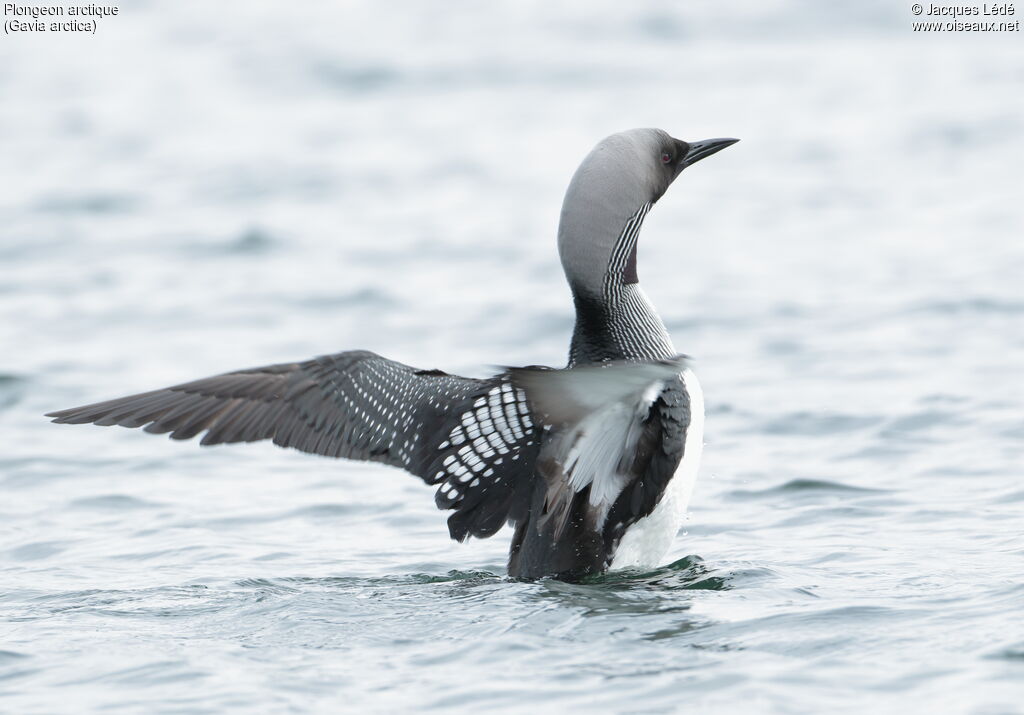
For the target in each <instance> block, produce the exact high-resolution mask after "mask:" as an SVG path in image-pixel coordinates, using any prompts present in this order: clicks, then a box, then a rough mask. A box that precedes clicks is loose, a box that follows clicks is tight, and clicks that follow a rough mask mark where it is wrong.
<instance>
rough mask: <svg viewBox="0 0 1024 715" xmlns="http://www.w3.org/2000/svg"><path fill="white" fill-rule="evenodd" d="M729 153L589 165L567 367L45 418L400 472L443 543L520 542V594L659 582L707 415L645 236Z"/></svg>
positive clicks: (513, 570) (625, 148) (416, 376)
mask: <svg viewBox="0 0 1024 715" xmlns="http://www.w3.org/2000/svg"><path fill="white" fill-rule="evenodd" d="M736 141H738V140H737V139H709V140H706V141H700V142H685V141H681V140H679V139H674V138H672V137H671V136H669V135H668V134H667V133H666V132H664V131H661V130H659V129H633V130H629V131H625V132H621V133H619V134H613V135H612V136H610V137H607V138H606V139H604V140H603V141H601V142H600V143H599V144H598V145H597V146H596V147H595V148H594V149H593V151H591V152H590V154H589V155H587V157H586V158H585V159H584V160H583V163H582V164H581V165H580V167H579V168H578V169H577V170H576V173H575V175H574V176H573V178H572V181H571V182H570V184H569V188H568V190H567V191H566V195H565V200H564V203H563V204H562V213H561V218H560V221H559V227H558V250H559V254H560V256H561V260H562V267H563V268H564V270H565V275H566V278H567V279H568V282H569V286H570V288H571V289H572V294H573V300H574V302H575V307H576V327H575V330H574V332H573V336H572V343H571V346H570V351H569V363H568V365H567V367H566V368H564V369H561V370H553V369H549V368H537V367H529V368H510V369H508V370H506V371H504V372H502V373H500V374H498V375H495V376H494V377H491V378H488V379H473V378H465V377H459V376H456V375H449V374H447V373H444V372H441V371H439V370H419V369H416V368H413V367H409V366H408V365H403V364H401V363H398V362H395V361H393V360H388V359H387V358H384V357H381V356H380V355H376V354H374V353H371V352H367V351H348V352H342V353H337V354H335V355H326V356H323V357H318V358H314V359H312V360H307V361H305V362H297V363H286V364H281V365H270V366H267V367H260V368H253V369H249V370H239V371H237V372H230V373H226V374H223V375H217V376H215V377H208V378H205V379H202V380H196V381H194V382H188V383H184V384H181V385H176V386H174V387H168V388H164V389H161V390H154V391H152V392H145V393H141V394H138V395H132V396H129V397H122V398H119V399H115V400H109V401H106V402H99V403H96V404H92V405H86V406H84V407H76V408H72V409H68V410H61V411H59V412H51V413H49V415H47V416H49V417H53V418H54V421H55V422H69V423H85V422H92V423H95V424H98V425H114V424H116V425H122V426H124V427H143V426H145V429H146V431H147V432H153V433H158V434H160V433H165V432H170V436H171V437H172V438H173V439H189V438H191V437H195V436H196V435H197V434H199V433H200V432H204V431H205V432H206V434H205V435H204V436H203V439H202V441H201V444H203V445H211V444H221V443H229V442H253V441H257V440H264V439H270V440H273V442H274V443H275V444H277V445H280V446H282V447H294V448H296V449H299V450H301V451H304V452H311V453H314V454H321V455H326V456H329V457H346V458H349V459H360V460H370V461H376V462H383V463H385V464H390V465H392V466H396V467H400V468H402V469H405V470H407V471H409V472H411V473H412V474H415V475H416V476H418V477H420V478H421V479H423V480H424V481H425V482H426V483H427V484H431V485H440V486H439V488H438V490H437V492H436V496H435V501H436V502H437V506H438V507H439V508H441V509H450V510H452V511H453V512H454V513H453V514H452V515H451V516H450V517H449V518H448V529H449V532H450V534H451V537H452V538H454V539H457V540H459V541H463V540H465V539H466V538H467V537H469V536H475V537H478V538H484V537H488V536H491V535H493V534H494V533H496V532H497V531H498V530H499V529H500V528H501V527H502V525H504V524H505V523H508V524H510V525H512V526H514V528H515V533H514V535H513V538H512V546H511V550H510V554H509V563H508V570H509V575H510V576H512V577H516V578H527V579H531V578H539V577H543V576H553V577H556V578H562V579H569V580H575V579H579V578H581V577H583V576H586V575H589V574H593V573H599V572H602V571H605V570H606V569H608V568H620V567H630V566H656V565H658V563H659V562H660V561H661V559H662V558H663V557H664V556H665V554H666V553H667V552H668V549H669V547H670V546H671V543H672V540H673V538H674V537H675V534H676V532H677V531H678V529H679V526H680V524H681V522H682V518H683V516H684V514H685V511H686V506H687V503H688V501H689V498H690V493H691V491H692V489H693V483H694V480H695V479H696V476H697V465H698V463H699V461H700V455H701V449H702V440H703V422H704V402H703V397H702V395H701V390H700V386H699V384H698V382H697V379H696V377H695V376H694V375H693V373H692V372H691V371H690V370H689V369H688V368H687V367H686V365H685V361H684V360H683V359H682V357H681V356H677V355H676V353H675V348H673V346H672V342H671V340H670V339H669V336H668V333H667V332H666V330H665V325H664V323H662V321H661V318H659V317H658V314H657V313H656V312H655V310H654V307H653V306H652V305H651V303H650V302H649V301H648V300H647V297H646V296H645V295H644V293H643V291H642V290H641V289H640V286H639V284H638V280H637V272H636V252H637V235H638V234H639V231H640V226H641V224H642V223H643V220H644V217H645V216H646V215H647V212H648V211H649V210H650V208H651V206H652V205H653V204H654V203H655V202H656V201H658V199H659V198H661V196H662V194H664V193H665V191H666V189H668V187H669V185H670V184H671V183H672V182H673V181H674V180H675V179H676V177H678V176H679V174H680V172H681V171H682V170H683V169H684V168H685V167H687V166H689V165H691V164H693V163H695V162H697V161H700V160H701V159H703V158H705V157H707V156H710V155H711V154H714V153H715V152H718V151H720V150H721V149H724V148H725V147H727V146H729V145H731V144H734V143H735V142H736Z"/></svg>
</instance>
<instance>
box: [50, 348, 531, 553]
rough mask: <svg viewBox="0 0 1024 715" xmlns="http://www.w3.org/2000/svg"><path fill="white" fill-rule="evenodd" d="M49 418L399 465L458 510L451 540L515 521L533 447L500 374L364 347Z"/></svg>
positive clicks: (517, 402)
mask: <svg viewBox="0 0 1024 715" xmlns="http://www.w3.org/2000/svg"><path fill="white" fill-rule="evenodd" d="M47 416H48V417H53V418H54V422H62V423H71V424H81V423H87V422H91V423H94V424H98V425H121V426H123V427H144V428H145V430H146V431H147V432H153V433H157V434H161V433H167V432H169V433H170V436H171V438H172V439H190V438H192V437H195V436H196V435H198V434H199V433H201V432H205V433H206V434H205V435H204V436H203V438H202V441H201V444H203V445H212V444H222V443H231V442H255V441H258V440H265V439H269V440H272V441H273V442H274V444H277V445H280V446H282V447H294V448H295V449H299V450H301V451H303V452H310V453H313V454H321V455H324V456H328V457H345V458H348V459H359V460H369V461H375V462H383V463H385V464H389V465H392V466H395V467H400V468H402V469H405V470H407V471H409V472H411V473H412V474H415V475H416V476H418V477H420V478H421V479H423V480H424V481H425V482H426V483H428V484H440V485H441V486H440V488H439V489H438V492H437V494H436V502H437V505H438V507H440V508H442V509H453V510H455V513H454V514H452V516H451V517H450V518H449V519H448V526H449V531H450V533H451V535H452V538H455V539H458V540H460V541H461V540H463V539H465V538H466V537H467V536H477V537H485V536H490V535H491V534H493V533H494V532H496V531H497V530H498V529H499V528H500V527H501V526H502V524H504V523H505V521H506V520H508V519H509V518H514V517H515V513H516V511H517V510H516V504H517V503H518V502H517V501H516V498H517V495H522V494H525V493H526V492H528V484H529V482H530V481H531V480H532V478H533V473H532V472H533V469H532V467H533V462H534V457H535V456H536V452H537V449H538V447H539V443H540V439H539V431H538V429H537V428H536V427H535V426H534V421H533V419H532V418H531V415H530V411H529V408H528V406H527V402H526V398H525V395H524V394H523V393H522V391H521V390H519V389H517V388H515V387H514V386H513V385H512V383H511V382H510V380H509V377H508V375H507V374H502V375H498V376H495V377H493V378H489V379H482V380H481V379H472V378H465V377H459V376H456V375H449V374H447V373H444V372H441V371H439V370H419V369H417V368H414V367H410V366H408V365H403V364H401V363H398V362H395V361H393V360H388V359H387V358H384V357H381V356H380V355H377V354H375V353H372V352H368V351H349V352H343V353H337V354H335V355H326V356H323V357H318V358H314V359H312V360H307V361H305V362H299V363H285V364H281V365H269V366H266V367H260V368H254V369H250V370H238V371H236V372H229V373H225V374H223V375H217V376H215V377H208V378H205V379H202V380H196V381H194V382H188V383H184V384H181V385H175V386H173V387H168V388H164V389H162V390H154V391H152V392H144V393H141V394H138V395H131V396H128V397H122V398H119V399H116V400H108V401H106V402H98V403H96V404H92V405H86V406H83V407H75V408H72V409H68V410H60V411H58V412H51V413H49V414H48V415H47ZM519 498H520V499H525V497H522V496H520V497H519ZM510 512H512V513H511V514H510Z"/></svg>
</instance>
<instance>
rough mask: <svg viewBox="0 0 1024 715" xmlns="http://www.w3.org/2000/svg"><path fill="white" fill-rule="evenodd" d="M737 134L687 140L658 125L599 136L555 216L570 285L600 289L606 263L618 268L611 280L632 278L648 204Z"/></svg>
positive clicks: (597, 291)
mask: <svg viewBox="0 0 1024 715" xmlns="http://www.w3.org/2000/svg"><path fill="white" fill-rule="evenodd" d="M738 141H739V139H705V140H704V141H699V142H685V141H683V140H681V139H675V138H673V137H671V136H669V134H668V133H667V132H664V131H662V130H661V129H630V130H629V131H625V132H619V133H618V134H612V135H611V136H610V137H607V138H605V139H603V140H601V141H600V142H599V143H598V145H597V146H596V147H594V149H593V151H591V152H590V153H589V154H588V155H587V158H585V159H584V160H583V163H582V164H580V167H579V168H578V169H577V170H576V173H575V174H574V175H573V177H572V181H570V182H569V188H568V190H567V191H566V192H565V200H564V201H563V203H562V216H561V219H560V221H559V224H558V252H559V255H560V256H561V258H562V268H563V269H564V270H565V275H566V278H568V280H569V285H570V286H571V287H572V289H573V292H574V293H577V294H578V293H580V292H584V293H586V294H590V295H593V296H598V295H600V294H601V291H602V289H603V286H604V285H605V282H606V277H607V276H608V273H609V271H616V272H618V273H620V274H621V275H620V276H615V277H613V279H614V280H621V281H622V282H623V283H635V282H636V268H635V267H636V240H635V239H636V231H638V230H639V228H640V225H639V224H640V222H641V221H642V220H643V215H644V213H645V212H646V209H647V208H648V207H649V205H650V204H653V203H654V202H656V201H657V200H658V199H660V198H661V196H662V194H664V193H665V191H666V190H667V189H668V187H669V186H670V185H671V184H672V182H673V181H675V180H676V177H677V176H679V174H680V173H681V172H682V171H683V169H685V168H686V167H688V166H690V165H691V164H695V163H697V162H698V161H700V160H701V159H703V158H705V157H708V156H711V155H712V154H714V153H716V152H718V151H721V150H722V149H724V148H726V147H727V146H730V145H732V144H735V143H736V142H738ZM627 225H628V226H629V228H630V231H627V230H626V229H627ZM633 229H635V230H633ZM630 233H631V234H632V238H631V239H630V238H629V236H627V235H626V234H630ZM630 240H631V241H632V245H624V242H625V243H628V242H629V241H630ZM617 249H618V250H617ZM623 249H625V251H627V255H624V256H621V255H619V254H620V253H621V252H622V250H623ZM620 259H621V260H620Z"/></svg>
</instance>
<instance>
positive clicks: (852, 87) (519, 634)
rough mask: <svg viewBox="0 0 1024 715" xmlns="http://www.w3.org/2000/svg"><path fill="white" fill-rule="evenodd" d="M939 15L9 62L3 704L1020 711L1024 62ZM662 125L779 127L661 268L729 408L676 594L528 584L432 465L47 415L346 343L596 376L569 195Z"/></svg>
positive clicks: (611, 581) (367, 33)
mask: <svg viewBox="0 0 1024 715" xmlns="http://www.w3.org/2000/svg"><path fill="white" fill-rule="evenodd" d="M909 8H910V4H909V3H900V2H888V1H883V0H865V1H863V2H858V3H843V4H840V3H831V4H826V3H820V2H810V1H809V0H807V1H801V0H773V1H771V2H762V1H761V0H757V1H754V0H750V1H749V2H730V3H710V2H699V3H687V4H683V3H676V2H668V1H659V0H641V1H638V2H631V3H619V2H610V1H605V0H600V1H590V2H585V3H584V2H567V3H551V2H545V3H541V2H518V1H516V2H513V1H512V0H506V1H504V2H488V3H472V2H446V3H416V2H392V3H376V2H344V3H337V2H305V3H302V4H301V5H297V4H296V5H292V4H285V3H281V2H273V3H271V2H245V3H242V2H223V3H205V2H198V1H196V0H178V1H177V2H173V3H171V2H141V1H140V2H133V3H123V4H122V7H121V14H120V15H119V16H118V17H116V18H107V19H103V20H101V21H100V25H99V27H98V32H97V34H96V35H95V36H91V35H58V34H52V33H50V34H46V35H38V34H37V35H19V36H4V37H3V38H2V39H0V156H2V159H0V189H2V190H0V435H2V436H0V442H2V446H3V448H2V450H0V711H3V712H10V713H48V712H82V711H89V710H104V711H110V712H148V713H155V712H176V713H207V712H210V713H213V712H217V713H221V712H302V711H308V710H314V711H324V712H329V711H338V710H350V711H354V710H361V711H366V710H370V711H383V710H408V709H424V710H455V709H470V708H472V709H485V708H486V709H488V710H496V711H504V710H533V711H541V712H550V711H554V710H556V709H567V708H568V709H575V710H581V709H585V708H595V709H598V710H603V711H623V712H653V711H665V710H680V711H686V712H690V711H693V710H694V708H698V707H700V708H706V709H708V710H709V711H711V712H744V713H749V712H765V713H805V712H865V711H871V712H943V713H954V712H955V713H959V712H963V713H984V714H989V713H1010V712H1021V709H1020V708H1021V705H1020V703H1021V702H1022V698H1024V579H1022V574H1024V535H1022V531H1024V481H1022V471H1024V470H1022V456H1024V411H1022V406H1024V379H1022V378H1024V325H1022V322H1024V291H1022V278H1024V241H1022V233H1024V231H1022V230H1024V217H1022V208H1021V195H1022V181H1021V164H1022V159H1024V138H1022V129H1024V100H1022V99H1021V98H1022V97H1024V92H1022V88H1024V45H1022V43H1021V35H1020V33H1007V34H1003V35H991V34H990V35H971V34H966V33H959V34H946V35H938V34H932V35H925V34H920V33H913V32H911V30H910V23H911V20H912V19H913V17H912V16H911V14H910V11H909ZM1018 12H1021V10H1018ZM636 126H658V127H662V128H664V129H666V130H668V131H670V132H671V133H673V134H675V135H676V136H680V137H683V138H689V139H702V138H707V137H713V136H737V137H740V138H742V140H743V141H742V142H741V143H740V144H738V145H737V146H736V147H733V148H731V149H729V150H728V151H726V152H723V153H722V154H720V155H718V156H716V157H714V158H713V159H712V160H709V161H707V162H705V163H702V164H700V165H699V166H697V167H695V168H694V169H692V170H690V171H688V172H687V173H686V174H685V175H684V176H683V178H682V179H680V181H678V182H677V183H676V185H675V186H674V187H673V188H672V189H671V190H670V191H669V193H668V194H667V195H666V196H665V198H664V199H663V200H662V201H661V202H660V203H659V204H658V206H657V207H656V208H655V210H654V211H653V212H652V213H651V215H650V217H649V218H648V219H647V222H646V226H645V229H644V232H643V234H642V237H641V241H640V261H639V266H640V276H641V280H642V283H643V285H644V286H645V288H646V290H647V292H648V294H649V295H650V296H651V298H652V300H653V301H654V303H655V304H656V305H657V306H658V307H659V309H660V311H661V313H662V315H663V316H664V318H665V320H666V322H667V324H668V326H669V328H670V330H671V332H672V333H673V336H674V338H675V341H676V346H677V348H679V349H680V350H681V351H684V352H686V353H689V354H691V355H693V356H694V357H695V359H696V363H695V366H696V370H697V372H698V374H699V375H700V376H701V379H702V381H703V384H704V390H705V395H706V399H707V404H708V419H707V436H706V441H707V446H706V449H705V460H704V466H703V468H702V476H701V479H700V481H699V482H698V486H697V490H696V494H695V497H694V501H693V504H692V509H691V515H690V521H689V522H688V524H687V525H686V527H685V529H684V531H683V532H681V533H680V535H679V538H678V540H677V543H676V546H675V549H674V551H673V554H672V562H673V563H672V564H671V565H669V566H666V567H665V568H663V569H660V570H657V571H655V572H651V573H644V574H637V573H631V574H618V575H612V576H608V577H606V578H604V579H601V580H599V581H598V582H596V583H593V584H589V585H566V584H561V583H554V582H540V583H532V584H526V583H514V582H509V581H507V580H506V579H505V578H504V560H505V555H506V549H507V544H508V534H507V533H502V534H500V535H499V536H497V537H495V538H493V539H491V540H488V541H479V542H473V543H469V544H466V545H458V544H455V543H453V542H451V541H449V540H448V538H447V532H446V529H445V523H444V521H445V516H446V515H445V514H444V513H441V512H438V511H436V510H435V508H434V506H433V503H432V492H431V491H430V490H429V489H428V488H427V487H425V486H423V485H422V484H420V483H419V482H418V480H416V479H414V478H412V477H409V476H407V475H404V474H402V473H401V472H398V471H395V470H390V469H387V468H384V467H380V466H375V465H366V464H358V463H348V462H336V461H332V460H326V459H321V458H316V457H311V456H307V455H302V454H299V453H296V452H291V451H283V450H278V449H276V448H274V447H272V446H268V445H265V444H260V445H247V446H241V447H228V448H216V449H209V450H207V449H199V448H198V447H197V446H196V445H195V444H194V443H184V444H182V443H171V442H169V441H168V440H166V439H162V438H157V437H153V436H150V435H146V434H143V433H141V432H137V431H129V430H121V429H114V428H109V429H100V428H96V427H68V426H57V425H52V424H50V423H49V422H48V421H47V420H45V419H44V418H43V417H42V413H44V412H46V411H50V410H53V409H58V408H62V407H68V406H72V405H77V404H82V403H85V402H92V401H95V400H98V399H103V398H108V397H114V396H119V395H122V394H127V393H131V392H136V391H142V390H146V389H151V388H154V387H159V386H163V385H167V384H173V383H177V382H181V381H184V380H188V379H192V378H196V377H201V376H205V375H210V374H215V373H218V372H222V371H225V370H230V369H235V368H240V367H248V366H254V365H262V364H267V363H274V362H280V361H290V360H295V359H302V358H306V357H309V356H313V355H317V354H324V353H329V352H335V351H339V350H343V349H351V348H367V349H372V350H375V351H378V352H380V353H382V354H384V355H387V356H389V357H392V358H395V359H398V360H402V361H404V362H408V363H411V364H414V365H418V366H421V367H427V368H429V367H440V368H444V369H447V370H450V371H453V372H462V373H464V374H475V375H481V374H486V373H487V372H488V371H489V370H490V367H489V366H491V365H495V364H502V365H505V364H528V363H546V364H552V365H560V364H564V360H565V356H566V348H567V342H568V335H569V332H570V330H571V325H572V308H571V304H570V302H569V295H568V291H567V289H566V288H565V286H564V282H563V278H562V274H561V270H560V268H559V265H558V262H557V255H556V252H555V245H554V234H555V227H556V223H557V218H558V211H559V207H560V203H561V199H562V192H563V191H564V188H565V185H566V184H567V182H568V180H569V177H570V176H571V174H572V172H573V170H574V169H575V167H576V165H577V164H578V162H579V161H580V160H581V159H582V157H583V156H584V155H585V154H586V152H587V151H589V149H590V148H591V146H592V145H593V144H594V143H595V142H596V141H597V140H599V139H600V138H601V137H603V136H605V135H607V134H609V133H612V132H614V131H618V130H621V129H625V128H630V127H636Z"/></svg>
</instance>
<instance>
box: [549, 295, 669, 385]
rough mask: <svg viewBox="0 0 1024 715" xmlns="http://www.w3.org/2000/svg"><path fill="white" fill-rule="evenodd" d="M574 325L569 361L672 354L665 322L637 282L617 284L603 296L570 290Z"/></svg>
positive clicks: (596, 360)
mask: <svg viewBox="0 0 1024 715" xmlns="http://www.w3.org/2000/svg"><path fill="white" fill-rule="evenodd" d="M573 300H574V302H575V304H576V328H575V330H574V331H573V334H572V344H571V345H570V348H569V364H570V365H580V364H586V363H595V362H604V361H607V360H652V359H658V358H669V357H672V356H673V355H675V354H676V351H675V348H674V347H673V346H672V339H671V338H670V337H669V335H668V330H666V329H665V323H663V322H662V320H661V318H660V317H659V316H658V313H657V311H656V310H655V309H654V306H653V305H652V304H651V302H650V300H648V299H647V296H646V295H645V294H644V292H643V290H641V289H640V285H639V284H638V283H629V284H625V285H622V284H621V283H620V284H619V285H617V286H615V287H614V289H613V290H608V291H605V293H604V294H603V295H600V296H595V295H591V294H587V293H585V292H582V291H575V290H574V291H573Z"/></svg>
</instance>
